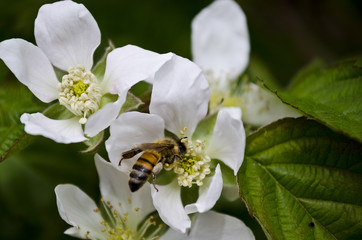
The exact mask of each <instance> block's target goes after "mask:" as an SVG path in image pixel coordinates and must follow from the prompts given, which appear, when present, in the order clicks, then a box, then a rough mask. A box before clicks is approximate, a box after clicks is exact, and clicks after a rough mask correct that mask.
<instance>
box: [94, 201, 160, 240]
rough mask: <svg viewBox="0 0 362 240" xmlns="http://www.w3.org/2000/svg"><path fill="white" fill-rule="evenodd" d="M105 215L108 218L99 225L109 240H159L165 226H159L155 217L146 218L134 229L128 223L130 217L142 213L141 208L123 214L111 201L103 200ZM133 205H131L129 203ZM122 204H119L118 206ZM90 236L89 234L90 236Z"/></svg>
mask: <svg viewBox="0 0 362 240" xmlns="http://www.w3.org/2000/svg"><path fill="white" fill-rule="evenodd" d="M101 203H102V206H103V207H102V210H104V211H103V213H104V214H103V215H105V216H106V218H105V219H107V220H101V221H100V222H99V224H101V225H102V228H101V232H102V233H103V234H104V235H105V238H104V239H107V240H136V239H145V240H154V239H158V237H159V235H158V234H159V232H160V231H161V230H162V228H163V226H161V225H159V226H157V224H156V221H155V220H154V217H153V216H150V217H148V218H146V219H145V220H144V221H143V223H142V224H141V226H140V227H138V228H137V229H134V228H132V225H130V223H129V221H128V216H131V215H134V214H138V211H140V208H139V207H135V208H133V210H131V209H132V208H131V209H130V212H122V213H121V211H120V210H117V209H115V207H114V206H113V205H112V204H111V202H109V201H104V200H103V199H101ZM129 204H130V205H131V203H129ZM121 205H122V204H121V203H120V202H119V203H118V206H121ZM88 235H89V234H88Z"/></svg>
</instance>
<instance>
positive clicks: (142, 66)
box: [0, 1, 171, 143]
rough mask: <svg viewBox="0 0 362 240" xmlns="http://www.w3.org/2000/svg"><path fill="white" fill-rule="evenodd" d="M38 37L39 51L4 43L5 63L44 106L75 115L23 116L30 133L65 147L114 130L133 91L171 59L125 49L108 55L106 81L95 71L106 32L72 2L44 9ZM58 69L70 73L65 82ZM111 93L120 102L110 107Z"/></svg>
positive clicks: (20, 42)
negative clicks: (61, 108) (51, 104)
mask: <svg viewBox="0 0 362 240" xmlns="http://www.w3.org/2000/svg"><path fill="white" fill-rule="evenodd" d="M34 32H35V39H36V42H37V45H38V46H35V45H33V44H32V43H30V42H27V41H25V40H23V39H10V40H5V41H3V42H1V43H0V58H1V59H2V60H3V61H4V62H5V64H6V65H7V66H8V67H9V68H10V70H11V71H12V72H13V73H14V75H15V76H16V77H17V78H18V80H19V81H20V82H22V83H23V84H24V85H26V86H27V87H28V88H29V89H30V90H31V91H32V92H33V93H34V95H35V96H36V97H38V98H39V99H40V100H41V101H43V102H46V103H49V102H52V101H54V100H56V99H58V100H59V103H60V104H61V105H63V106H65V107H66V108H67V109H68V110H69V111H70V112H71V113H72V114H73V117H71V118H69V119H64V120H55V119H50V118H48V117H46V116H45V115H43V114H41V113H35V114H27V113H25V114H23V115H22V116H21V122H22V123H24V124H25V131H26V132H27V133H29V134H33V135H43V136H45V137H48V138H51V139H53V140H54V141H56V142H61V143H71V142H81V141H84V140H87V138H86V137H85V135H84V133H85V134H86V135H87V136H89V137H93V136H95V135H97V134H98V133H99V132H100V131H102V130H103V129H105V128H106V127H108V126H109V125H110V123H111V122H112V121H113V120H114V119H115V118H116V117H117V116H118V113H119V111H120V109H121V107H122V105H123V103H124V102H125V99H126V95H127V91H128V90H129V88H130V87H131V86H132V85H134V84H135V83H137V82H138V81H142V80H147V79H149V78H152V77H153V75H154V73H155V71H157V70H158V68H159V67H160V66H161V65H162V64H163V63H164V62H165V61H167V60H168V59H169V58H170V57H171V55H170V54H164V55H159V54H156V53H153V52H150V51H146V50H143V49H141V48H138V47H135V46H131V45H129V46H125V47H122V48H118V49H115V50H113V51H112V52H111V53H109V54H108V56H107V63H106V69H105V74H104V77H103V76H95V75H94V74H93V73H92V72H91V67H92V65H93V53H94V51H95V49H96V48H97V47H98V45H99V44H100V40H101V35H100V31H99V28H98V25H97V23H96V21H95V20H94V18H93V16H92V15H91V14H90V12H89V11H88V10H87V9H86V8H85V7H84V6H83V5H82V4H77V3H75V2H72V1H60V2H56V3H53V4H45V5H43V6H42V7H41V8H40V9H39V13H38V16H37V18H36V20H35V31H34ZM53 66H54V67H56V68H58V69H60V70H62V71H65V72H68V73H65V74H64V76H63V77H62V79H60V82H59V81H58V79H57V77H56V74H55V71H54V68H53ZM102 77H103V79H98V78H102ZM105 94H114V95H115V96H117V97H118V99H117V97H116V99H117V100H116V101H114V102H110V103H108V104H105V103H103V102H102V96H104V95H105ZM103 105H104V106H103ZM83 124H85V125H84V133H83V129H82V125H83Z"/></svg>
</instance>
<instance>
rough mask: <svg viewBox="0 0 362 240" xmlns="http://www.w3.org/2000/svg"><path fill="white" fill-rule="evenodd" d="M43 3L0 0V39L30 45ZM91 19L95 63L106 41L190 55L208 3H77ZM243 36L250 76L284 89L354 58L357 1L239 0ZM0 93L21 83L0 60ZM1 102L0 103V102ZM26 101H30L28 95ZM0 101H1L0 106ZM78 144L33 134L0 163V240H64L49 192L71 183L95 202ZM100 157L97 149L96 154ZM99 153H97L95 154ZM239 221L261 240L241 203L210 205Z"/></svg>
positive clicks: (92, 176) (360, 47)
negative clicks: (98, 40) (96, 38)
mask: <svg viewBox="0 0 362 240" xmlns="http://www.w3.org/2000/svg"><path fill="white" fill-rule="evenodd" d="M46 2H51V1H40V0H22V1H20V0H1V1H0V41H2V40H5V39H9V38H23V39H26V40H28V41H31V42H33V43H34V42H35V41H34V36H33V30H34V20H35V18H36V15H37V12H38V9H39V7H40V6H41V5H42V4H44V3H46ZM80 2H82V3H83V4H84V5H85V6H86V7H87V8H88V9H89V11H90V12H91V13H92V14H93V16H94V18H95V19H96V21H97V22H98V25H99V27H100V29H101V33H102V45H101V46H100V47H99V48H98V49H97V51H96V55H95V58H96V59H97V58H99V57H100V56H101V55H102V53H103V51H104V48H105V47H106V46H107V40H108V39H111V40H112V41H113V42H114V44H115V45H116V47H120V46H123V45H126V44H134V45H138V46H140V47H143V48H146V49H149V50H152V51H156V52H159V53H165V52H170V51H171V52H174V53H176V54H178V55H181V56H183V57H187V58H191V50H190V49H191V47H190V32H191V27H190V24H191V21H192V19H193V17H194V16H195V15H196V14H197V13H198V12H199V11H200V10H201V9H202V8H203V7H206V6H207V5H208V4H209V3H211V1H206V0H205V1H201V0H200V1H197V0H172V1H170V0H153V1H149V0H138V1H137V0H135V1H125V0H119V1H110V0H103V1H80ZM238 3H239V4H240V5H241V7H242V8H243V9H244V11H245V13H246V15H247V19H248V26H249V32H250V40H251V60H250V69H251V70H252V73H253V76H258V77H260V78H262V79H265V80H269V79H270V80H274V81H277V82H279V83H280V84H281V85H287V83H288V82H289V81H290V79H291V78H292V77H293V75H294V74H295V73H296V72H297V71H298V70H299V69H301V68H302V67H303V66H305V65H307V64H308V63H309V62H311V61H312V60H314V59H316V58H319V59H322V60H325V61H327V62H333V61H336V60H338V59H341V58H345V57H350V56H355V55H360V54H361V53H362V2H361V1H358V0H355V1H348V0H345V1H340V0H329V1H327V0H320V1H313V0H295V1H292V0H289V1H288V0H274V1H265V0H243V1H238ZM0 84H1V88H6V87H8V86H9V85H13V86H20V85H21V84H20V83H19V82H18V81H17V80H16V79H15V77H14V76H13V75H12V74H11V73H10V72H9V71H8V69H7V68H6V66H5V65H4V64H3V62H1V61H0ZM0 100H1V99H0ZM34 101H36V99H35V98H34ZM1 104H7V103H6V102H2V101H0V105H1ZM82 148H84V147H83V145H81V144H72V145H61V144H56V143H54V142H52V141H51V140H48V139H45V138H42V137H36V140H35V141H34V143H33V144H31V145H30V146H29V147H28V148H27V149H26V150H24V151H23V152H21V153H19V154H16V155H13V156H11V157H9V158H8V159H6V160H5V161H4V162H2V163H0V239H4V240H10V239H42V240H46V239H71V238H69V237H67V236H65V235H64V234H63V231H64V230H65V229H67V228H68V226H67V224H66V223H64V222H63V221H62V220H61V219H60V217H59V215H58V212H57V209H56V203H55V195H54V187H55V186H56V185H57V184H59V183H73V184H75V185H78V186H79V187H80V188H82V189H83V190H84V191H85V192H87V193H88V194H89V195H90V196H92V197H93V198H94V199H96V200H97V199H98V197H99V192H98V191H99V190H98V176H97V174H96V171H95V167H94V162H93V155H91V154H90V155H84V154H80V153H79V150H81V149H82ZM101 152H102V151H101ZM103 154H104V151H103ZM216 209H217V210H218V211H223V212H226V213H229V214H232V215H234V216H237V217H239V218H241V219H242V220H243V221H244V222H246V223H247V224H248V225H249V226H250V227H251V228H252V229H253V232H254V234H255V235H256V239H265V237H264V234H263V232H262V231H261V229H260V227H259V226H258V224H257V223H256V221H255V220H254V219H251V218H250V217H248V214H247V211H246V209H245V207H244V206H243V205H242V202H241V201H236V202H233V203H232V204H228V203H226V202H224V201H223V200H220V201H219V202H218V204H217V206H216Z"/></svg>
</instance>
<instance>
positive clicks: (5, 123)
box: [0, 84, 43, 162]
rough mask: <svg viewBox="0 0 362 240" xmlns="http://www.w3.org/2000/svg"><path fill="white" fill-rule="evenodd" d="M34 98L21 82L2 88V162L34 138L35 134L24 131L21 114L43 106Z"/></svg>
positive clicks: (0, 116)
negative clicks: (31, 134)
mask: <svg viewBox="0 0 362 240" xmlns="http://www.w3.org/2000/svg"><path fill="white" fill-rule="evenodd" d="M34 100H35V99H34V97H33V96H32V94H31V92H30V91H29V90H27V89H26V88H25V87H24V86H23V85H20V84H14V85H10V86H7V87H5V88H2V89H0V162H2V161H3V160H5V158H7V157H8V156H9V154H10V153H15V152H18V151H21V150H22V149H24V148H25V147H27V146H28V145H29V144H30V143H31V141H32V140H33V138H34V137H33V136H30V135H28V134H26V133H25V132H24V128H23V124H22V123H21V122H20V116H21V114H22V113H24V112H35V111H40V109H41V108H43V107H42V106H41V103H40V102H39V101H34Z"/></svg>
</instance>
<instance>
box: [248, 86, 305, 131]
mask: <svg viewBox="0 0 362 240" xmlns="http://www.w3.org/2000/svg"><path fill="white" fill-rule="evenodd" d="M243 90H244V91H243V94H242V95H241V97H242V99H243V105H242V106H241V107H242V110H243V121H244V122H245V123H247V124H250V125H253V126H262V125H266V124H269V123H271V122H274V121H276V120H278V119H281V118H285V117H300V116H301V114H300V113H298V112H297V111H296V110H295V109H294V108H292V107H290V106H288V105H286V104H284V103H282V101H281V100H280V99H279V98H278V97H277V96H275V95H274V94H272V93H271V92H268V91H267V90H264V89H263V88H261V87H259V86H258V85H256V84H254V83H250V84H248V85H247V86H245V87H244V89H243Z"/></svg>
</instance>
